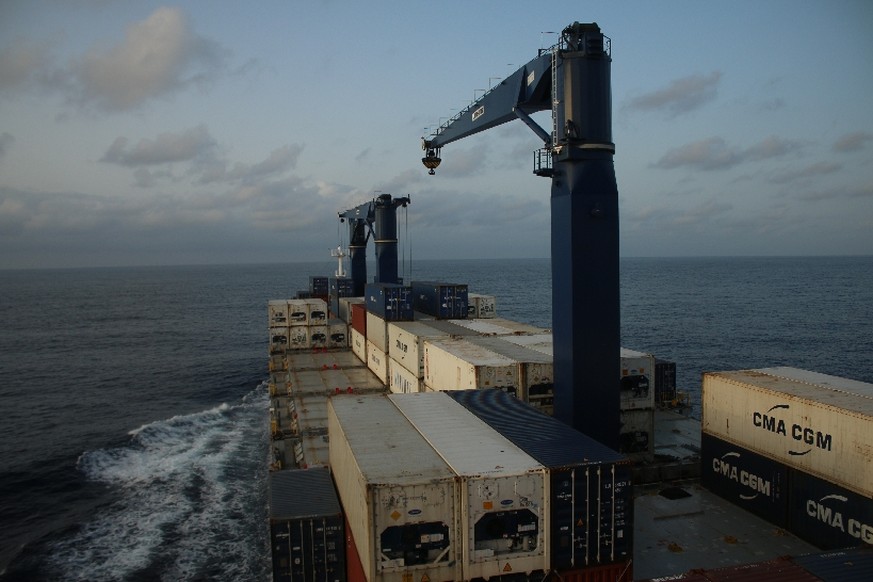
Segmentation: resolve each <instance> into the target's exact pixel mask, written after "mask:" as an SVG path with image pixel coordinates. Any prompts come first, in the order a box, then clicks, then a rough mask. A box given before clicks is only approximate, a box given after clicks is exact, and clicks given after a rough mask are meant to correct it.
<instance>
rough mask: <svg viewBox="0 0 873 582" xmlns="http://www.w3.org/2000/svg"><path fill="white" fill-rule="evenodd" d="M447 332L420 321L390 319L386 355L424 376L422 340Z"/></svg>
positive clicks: (417, 374)
mask: <svg viewBox="0 0 873 582" xmlns="http://www.w3.org/2000/svg"><path fill="white" fill-rule="evenodd" d="M447 335H448V333H447V332H445V331H443V330H440V329H436V328H434V327H431V326H429V325H426V324H425V323H424V322H420V321H392V322H391V323H389V324H388V347H389V349H388V355H389V356H390V357H392V358H394V359H395V360H396V361H397V362H398V363H399V364H400V365H401V366H403V367H404V368H406V369H407V370H409V371H410V372H412V373H414V374H415V376H416V377H417V378H423V377H424V341H425V340H426V339H428V338H436V337H445V336H447Z"/></svg>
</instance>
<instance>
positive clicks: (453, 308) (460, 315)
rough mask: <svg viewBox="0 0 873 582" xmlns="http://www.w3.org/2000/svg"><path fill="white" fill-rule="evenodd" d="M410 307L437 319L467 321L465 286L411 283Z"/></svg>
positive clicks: (466, 292) (427, 282)
mask: <svg viewBox="0 0 873 582" xmlns="http://www.w3.org/2000/svg"><path fill="white" fill-rule="evenodd" d="M412 307H413V308H414V309H415V310H416V311H420V312H421V313H426V314H427V315H432V316H434V317H436V318H438V319H467V315H468V313H469V293H468V290H467V285H459V284H455V283H439V282H434V281H413V282H412Z"/></svg>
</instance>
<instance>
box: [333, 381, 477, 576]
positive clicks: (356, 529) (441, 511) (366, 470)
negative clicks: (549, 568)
mask: <svg viewBox="0 0 873 582" xmlns="http://www.w3.org/2000/svg"><path fill="white" fill-rule="evenodd" d="M328 430H329V435H330V443H329V446H330V466H331V469H332V471H333V476H334V481H335V482H336V486H337V490H338V492H339V496H340V499H341V501H342V505H343V509H344V510H345V514H346V518H347V521H348V524H349V529H350V530H351V533H352V537H353V538H354V540H355V545H356V546H357V549H358V555H359V557H360V559H361V564H362V567H363V570H364V573H365V575H366V578H367V580H368V581H369V582H407V581H408V580H410V579H411V580H416V581H418V580H425V579H430V580H434V581H438V580H463V578H462V577H461V572H460V569H459V567H458V557H459V555H458V552H459V548H458V542H457V540H456V517H455V516H456V513H457V507H456V499H457V496H458V485H457V483H456V481H455V474H454V472H453V471H452V470H451V469H450V468H449V467H448V465H446V463H445V461H443V460H442V458H440V456H439V455H438V454H437V453H436V451H434V450H433V448H432V447H431V446H430V445H429V444H428V443H427V441H425V439H424V437H422V436H421V434H419V432H418V431H417V430H415V428H414V427H413V426H412V425H411V424H410V423H409V421H408V420H406V418H405V417H404V416H403V415H402V414H401V413H400V411H399V410H398V409H397V408H396V407H395V406H394V405H393V404H392V403H391V402H390V401H389V400H388V399H387V398H386V397H384V396H379V395H369V396H335V397H333V398H331V399H330V401H329V403H328Z"/></svg>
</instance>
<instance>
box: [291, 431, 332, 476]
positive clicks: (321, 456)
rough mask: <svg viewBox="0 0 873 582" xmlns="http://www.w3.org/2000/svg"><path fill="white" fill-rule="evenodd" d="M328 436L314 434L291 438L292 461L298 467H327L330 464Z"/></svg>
mask: <svg viewBox="0 0 873 582" xmlns="http://www.w3.org/2000/svg"><path fill="white" fill-rule="evenodd" d="M328 440H329V439H328V436H327V435H326V434H316V435H309V436H301V437H299V438H295V439H293V443H294V463H295V466H296V467H297V468H298V469H312V468H315V467H327V466H329V464H330V451H329V447H328Z"/></svg>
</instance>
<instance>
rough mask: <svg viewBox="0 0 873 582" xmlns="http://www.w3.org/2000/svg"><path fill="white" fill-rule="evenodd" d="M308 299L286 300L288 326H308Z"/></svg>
mask: <svg viewBox="0 0 873 582" xmlns="http://www.w3.org/2000/svg"><path fill="white" fill-rule="evenodd" d="M309 301H310V300H309V299H288V300H287V302H286V303H287V304H288V325H292V326H306V325H309V308H310V305H309Z"/></svg>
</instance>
